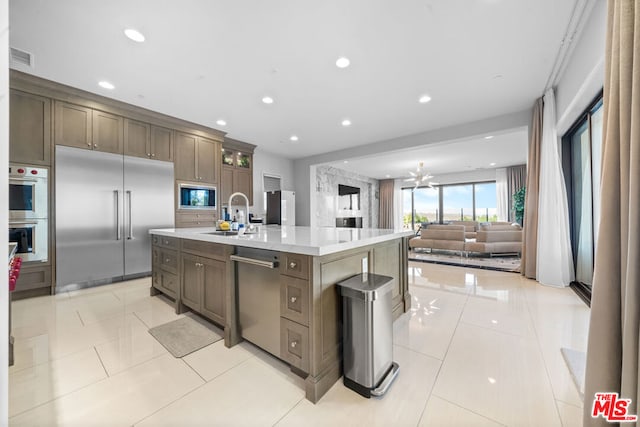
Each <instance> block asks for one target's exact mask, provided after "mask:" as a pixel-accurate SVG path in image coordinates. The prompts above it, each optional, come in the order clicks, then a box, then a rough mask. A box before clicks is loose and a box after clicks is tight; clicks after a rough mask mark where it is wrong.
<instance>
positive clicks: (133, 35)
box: [124, 28, 144, 43]
mask: <svg viewBox="0 0 640 427" xmlns="http://www.w3.org/2000/svg"><path fill="white" fill-rule="evenodd" d="M124 35H125V36H127V37H129V38H130V39H131V40H133V41H134V42H138V43H142V42H143V41H144V35H143V34H142V33H141V32H140V31H138V30H134V29H133V28H127V29H126V30H124Z"/></svg>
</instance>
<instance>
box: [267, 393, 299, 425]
mask: <svg viewBox="0 0 640 427" xmlns="http://www.w3.org/2000/svg"><path fill="white" fill-rule="evenodd" d="M303 400H305V397H303V398H301V399H300V400H298V401H297V402H296V404H295V405H293V406H292V407H291V409H289V410H288V411H287V412H285V413H284V415H283V416H281V417H280V418H278V420H277V421H276V422H275V423H274V424H273V425H272V426H271V427H275V426H277V425H278V424H279V423H280V421H282V420H284V419H285V418H286V417H287V415H289V414H290V413H291V412H292V411H293V410H294V409H296V408H297V407H298V405H300V403H302V401H303Z"/></svg>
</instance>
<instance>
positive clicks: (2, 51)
mask: <svg viewBox="0 0 640 427" xmlns="http://www.w3.org/2000/svg"><path fill="white" fill-rule="evenodd" d="M8 49H9V2H8V0H0V170H3V171H5V173H2V174H0V200H1V201H0V206H2V208H0V228H1V229H2V230H8V227H9V219H8V216H9V211H8V210H7V208H6V206H9V199H8V188H9V182H8V179H9V174H8V173H7V171H8V170H9V50H8ZM0 236H2V237H0V260H2V263H3V264H2V265H4V266H5V267H4V269H3V271H2V272H0V275H1V276H0V425H1V426H5V425H8V422H9V421H8V418H9V399H8V396H7V395H8V394H9V369H8V365H9V358H8V354H9V349H8V346H9V338H8V335H9V334H8V328H9V324H8V321H9V317H8V298H9V292H8V290H9V286H8V283H7V281H8V279H9V273H8V270H7V264H4V261H5V260H7V256H8V254H7V241H8V236H7V233H6V232H3V233H0Z"/></svg>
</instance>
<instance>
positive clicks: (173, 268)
mask: <svg viewBox="0 0 640 427" xmlns="http://www.w3.org/2000/svg"><path fill="white" fill-rule="evenodd" d="M160 267H161V268H163V269H164V270H167V271H169V272H171V273H175V274H177V273H178V252H177V251H172V250H167V249H164V250H163V251H162V252H160Z"/></svg>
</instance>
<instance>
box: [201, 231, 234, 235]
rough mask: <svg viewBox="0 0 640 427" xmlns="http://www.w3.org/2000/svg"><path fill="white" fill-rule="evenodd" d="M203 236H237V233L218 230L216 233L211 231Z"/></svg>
mask: <svg viewBox="0 0 640 427" xmlns="http://www.w3.org/2000/svg"><path fill="white" fill-rule="evenodd" d="M204 234H214V235H216V236H237V235H238V232H237V231H231V230H225V231H223V230H218V231H212V232H210V233H204Z"/></svg>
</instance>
